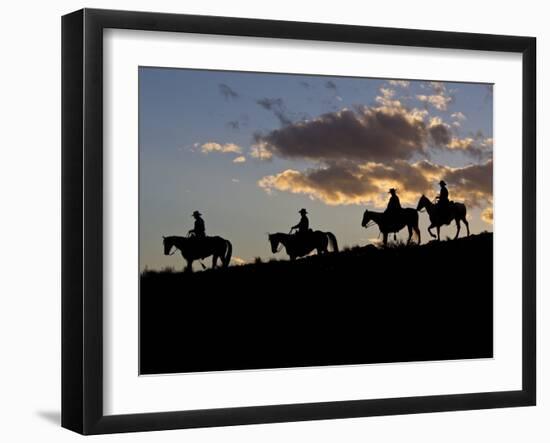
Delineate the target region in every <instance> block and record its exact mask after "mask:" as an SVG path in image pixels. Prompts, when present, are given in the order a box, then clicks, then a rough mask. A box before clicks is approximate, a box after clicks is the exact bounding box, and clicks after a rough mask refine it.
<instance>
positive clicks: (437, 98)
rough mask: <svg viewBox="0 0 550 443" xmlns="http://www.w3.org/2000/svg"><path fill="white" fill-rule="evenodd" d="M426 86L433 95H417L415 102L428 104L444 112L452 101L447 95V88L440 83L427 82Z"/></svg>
mask: <svg viewBox="0 0 550 443" xmlns="http://www.w3.org/2000/svg"><path fill="white" fill-rule="evenodd" d="M428 86H429V87H430V88H431V89H432V90H433V92H434V93H433V94H418V95H417V96H416V98H417V100H419V101H421V102H423V103H425V104H430V105H432V106H433V107H434V108H436V109H437V110H439V111H446V110H447V107H448V105H449V104H450V103H451V102H452V101H453V97H452V96H451V95H449V93H448V91H447V87H446V86H445V84H444V83H442V82H429V83H428Z"/></svg>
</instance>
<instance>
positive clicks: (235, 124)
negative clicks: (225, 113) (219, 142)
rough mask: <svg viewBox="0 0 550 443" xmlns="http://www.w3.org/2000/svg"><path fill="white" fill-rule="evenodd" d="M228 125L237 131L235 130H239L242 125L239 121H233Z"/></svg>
mask: <svg viewBox="0 0 550 443" xmlns="http://www.w3.org/2000/svg"><path fill="white" fill-rule="evenodd" d="M226 125H227V126H228V127H229V128H231V129H235V130H238V129H239V128H240V126H241V125H240V123H239V120H231V121H228V122H227V123H226Z"/></svg>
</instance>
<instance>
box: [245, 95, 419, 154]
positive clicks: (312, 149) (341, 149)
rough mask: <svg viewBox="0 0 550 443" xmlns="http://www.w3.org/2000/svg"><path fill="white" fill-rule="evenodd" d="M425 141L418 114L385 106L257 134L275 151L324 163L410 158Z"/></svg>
mask: <svg viewBox="0 0 550 443" xmlns="http://www.w3.org/2000/svg"><path fill="white" fill-rule="evenodd" d="M426 140H427V128H426V124H425V122H424V120H423V118H422V116H420V115H417V114H415V112H414V111H407V110H406V109H405V108H402V107H399V108H388V107H385V106H381V107H378V108H368V107H360V108H357V109H355V110H351V109H343V110H340V111H338V112H331V113H327V114H323V115H321V116H319V117H317V118H314V119H311V120H305V121H300V122H297V123H295V124H287V125H286V126H284V127H282V128H279V129H275V130H273V131H271V132H269V133H267V134H259V135H257V136H256V142H257V143H258V142H261V143H263V145H264V146H265V148H266V149H267V150H269V151H271V152H272V153H273V154H274V155H278V156H280V157H285V158H305V159H313V160H327V161H330V160H336V159H341V158H346V159H355V160H364V161H391V160H395V159H409V158H411V157H412V156H413V155H414V154H415V153H421V152H423V151H424V149H425V144H426Z"/></svg>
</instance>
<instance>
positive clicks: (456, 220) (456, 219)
mask: <svg viewBox="0 0 550 443" xmlns="http://www.w3.org/2000/svg"><path fill="white" fill-rule="evenodd" d="M455 223H456V234H455V238H454V239H455V240H456V239H457V238H458V234H459V233H460V219H459V218H455Z"/></svg>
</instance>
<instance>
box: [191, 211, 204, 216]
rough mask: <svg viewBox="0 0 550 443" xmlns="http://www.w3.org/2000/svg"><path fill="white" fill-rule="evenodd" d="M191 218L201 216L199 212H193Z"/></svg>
mask: <svg viewBox="0 0 550 443" xmlns="http://www.w3.org/2000/svg"><path fill="white" fill-rule="evenodd" d="M192 215H193V217H198V216H201V215H202V214H201V213H200V212H199V211H195V212H193V214H192Z"/></svg>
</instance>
